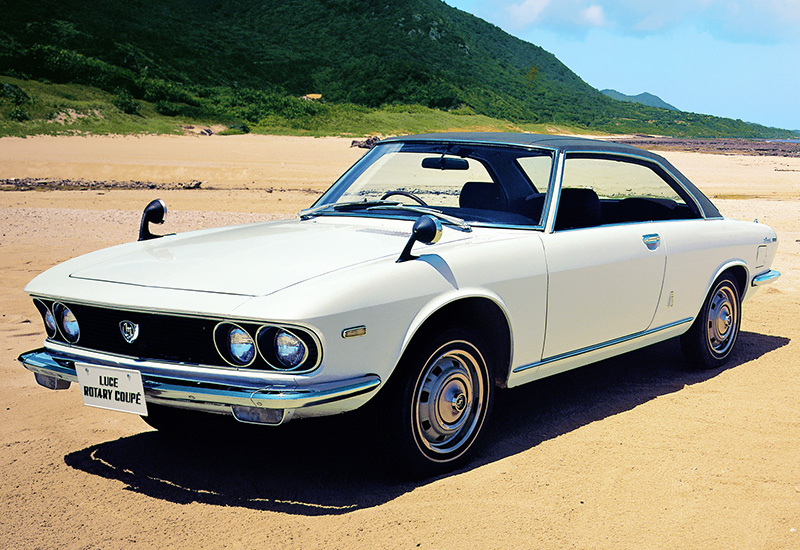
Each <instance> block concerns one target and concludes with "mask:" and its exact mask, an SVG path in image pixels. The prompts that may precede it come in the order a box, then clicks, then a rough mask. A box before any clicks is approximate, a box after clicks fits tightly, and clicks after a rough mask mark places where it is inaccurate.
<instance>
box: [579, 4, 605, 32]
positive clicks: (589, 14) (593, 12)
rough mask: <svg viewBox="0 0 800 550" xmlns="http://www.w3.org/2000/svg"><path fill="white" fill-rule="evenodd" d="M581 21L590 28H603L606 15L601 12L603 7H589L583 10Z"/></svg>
mask: <svg viewBox="0 0 800 550" xmlns="http://www.w3.org/2000/svg"><path fill="white" fill-rule="evenodd" d="M581 19H582V20H583V21H585V22H586V23H587V24H588V25H590V26H592V27H604V26H605V24H606V15H605V13H604V12H603V7H602V6H598V5H594V6H589V7H588V8H586V9H585V10H583V13H582V14H581Z"/></svg>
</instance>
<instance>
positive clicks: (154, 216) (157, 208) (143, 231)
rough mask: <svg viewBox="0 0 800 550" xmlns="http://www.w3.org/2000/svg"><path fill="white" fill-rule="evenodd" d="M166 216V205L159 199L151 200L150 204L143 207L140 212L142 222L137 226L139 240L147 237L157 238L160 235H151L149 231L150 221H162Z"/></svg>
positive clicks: (160, 222) (159, 222)
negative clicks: (142, 210)
mask: <svg viewBox="0 0 800 550" xmlns="http://www.w3.org/2000/svg"><path fill="white" fill-rule="evenodd" d="M166 217H167V205H166V204H164V201H162V200H161V199H156V200H154V201H151V202H150V204H148V205H147V206H145V207H144V212H142V223H141V225H140V226H139V240H140V241H146V240H149V239H157V238H158V237H161V236H162V235H153V234H152V233H150V224H151V223H158V224H162V223H164V218H166Z"/></svg>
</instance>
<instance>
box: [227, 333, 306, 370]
mask: <svg viewBox="0 0 800 550" xmlns="http://www.w3.org/2000/svg"><path fill="white" fill-rule="evenodd" d="M254 328H255V327H251V330H250V331H248V330H246V329H245V328H244V327H242V326H240V325H238V324H236V323H231V322H228V321H225V322H222V323H219V324H218V325H217V326H216V328H215V329H214V343H215V345H216V346H217V351H218V352H219V354H220V355H221V356H222V358H223V359H225V361H227V362H228V363H230V364H231V365H233V366H236V367H248V366H250V365H252V364H253V363H254V362H255V360H256V357H257V356H258V355H260V356H261V358H262V359H263V360H264V361H265V362H266V363H267V364H268V365H269V366H270V367H272V368H274V369H277V370H284V371H289V370H297V369H300V368H302V367H303V366H304V365H308V363H309V361H308V359H309V356H310V348H311V347H312V346H314V342H313V341H311V338H310V337H309V336H307V335H306V337H305V338H303V336H301V335H300V334H295V332H294V331H292V330H290V329H288V328H283V327H276V326H272V325H263V326H260V327H258V328H257V330H255V331H254V330H253V329H254ZM297 332H298V333H300V331H297ZM254 333H255V337H254V336H253V334H254ZM311 366H313V365H311Z"/></svg>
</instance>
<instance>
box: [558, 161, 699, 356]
mask: <svg viewBox="0 0 800 550" xmlns="http://www.w3.org/2000/svg"><path fill="white" fill-rule="evenodd" d="M696 216H698V213H697V211H696V209H693V208H692V207H691V206H689V205H687V202H686V201H685V200H684V198H683V197H682V196H681V194H680V193H679V192H678V191H676V190H675V189H673V187H672V185H671V184H670V183H669V181H668V179H666V178H665V177H664V174H663V173H661V172H660V171H659V169H658V167H657V166H654V165H651V164H649V163H648V162H647V161H646V160H644V159H634V158H629V157H620V156H612V155H604V154H597V153H593V154H588V153H573V154H568V155H567V156H566V160H565V161H564V166H563V176H562V181H561V188H560V194H559V199H558V203H557V210H556V215H555V219H554V222H553V223H551V224H550V225H549V227H550V229H551V231H550V233H548V234H545V235H544V236H543V239H544V247H545V255H546V258H547V269H548V292H547V299H548V305H547V328H546V334H545V343H544V349H543V355H542V360H543V362H547V361H552V360H553V359H556V358H559V357H562V356H568V355H572V354H578V353H582V352H585V351H589V350H591V349H594V348H597V347H602V346H604V345H608V344H611V343H613V342H614V341H616V340H619V339H625V338H629V337H635V336H636V335H637V334H639V333H642V332H644V331H646V330H648V328H650V327H651V324H652V321H653V317H654V315H655V312H656V309H657V308H658V304H659V299H660V297H661V291H662V285H663V281H664V273H665V270H666V263H667V253H666V251H667V247H666V246H665V242H664V241H663V236H662V235H661V234H660V232H659V227H662V226H663V224H662V223H661V222H663V221H664V220H672V219H686V218H692V217H696Z"/></svg>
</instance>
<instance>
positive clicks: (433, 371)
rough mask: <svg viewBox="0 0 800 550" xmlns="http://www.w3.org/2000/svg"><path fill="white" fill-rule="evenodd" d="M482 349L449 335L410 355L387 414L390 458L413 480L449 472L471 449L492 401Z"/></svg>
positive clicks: (462, 335)
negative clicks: (418, 476) (411, 475)
mask: <svg viewBox="0 0 800 550" xmlns="http://www.w3.org/2000/svg"><path fill="white" fill-rule="evenodd" d="M486 350H487V347H486V346H485V344H483V342H482V341H481V339H480V338H479V337H477V336H476V335H474V334H473V333H471V331H468V330H466V329H452V330H447V331H444V332H442V333H441V334H440V335H439V336H438V337H436V338H433V339H431V340H429V341H428V342H426V343H423V344H422V345H418V346H415V347H414V348H412V349H410V350H409V351H408V352H407V353H406V356H405V357H404V358H403V360H402V362H401V364H400V365H399V366H398V368H399V369H400V371H399V372H397V373H396V376H398V377H399V379H397V380H395V384H394V387H393V388H392V391H391V392H390V402H389V403H388V404H387V405H388V407H389V410H388V411H387V412H388V414H389V417H390V419H391V422H390V425H391V427H392V431H391V437H392V439H393V443H394V445H393V447H394V450H395V453H394V457H395V458H397V459H399V461H398V462H399V465H400V466H401V467H402V468H403V469H404V470H406V471H407V472H409V473H411V474H413V475H431V474H435V473H437V472H441V471H445V470H448V469H451V468H453V467H454V466H455V465H456V464H458V463H459V462H460V461H462V460H463V459H464V458H465V457H466V456H468V455H469V453H470V452H471V451H472V450H473V449H474V448H475V445H476V443H477V441H478V439H479V437H480V435H481V432H482V430H483V427H484V425H485V424H486V421H487V419H488V417H489V413H490V411H491V407H492V401H493V397H494V386H493V380H494V378H493V376H492V369H491V366H490V363H489V362H488V361H487V355H486Z"/></svg>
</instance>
